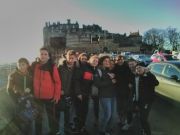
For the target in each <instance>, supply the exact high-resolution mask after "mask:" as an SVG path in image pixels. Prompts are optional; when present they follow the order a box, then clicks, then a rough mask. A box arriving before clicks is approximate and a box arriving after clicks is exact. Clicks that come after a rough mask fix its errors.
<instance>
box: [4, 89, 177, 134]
mask: <svg viewBox="0 0 180 135" xmlns="http://www.w3.org/2000/svg"><path fill="white" fill-rule="evenodd" d="M91 108H92V103H91V102H90V110H89V115H88V118H87V130H88V132H89V134H90V135H96V134H97V131H98V128H97V126H94V124H93V122H94V116H93V110H92V109H91ZM13 110H14V104H13V102H12V100H11V99H10V97H9V95H8V94H7V93H6V91H5V90H0V135H20V132H19V130H18V129H17V127H16V125H14V123H13V121H12V120H13ZM149 122H150V125H151V129H152V135H180V107H179V105H177V104H174V103H173V102H169V101H167V100H164V99H162V98H159V97H158V98H157V99H156V100H155V102H154V104H153V106H152V110H151V112H150V116H149ZM137 123H138V121H134V124H133V126H132V127H131V129H130V130H129V131H127V132H122V131H121V130H120V127H119V126H118V124H117V118H116V122H115V128H114V132H113V135H139V130H138V129H139V126H138V124H137Z"/></svg>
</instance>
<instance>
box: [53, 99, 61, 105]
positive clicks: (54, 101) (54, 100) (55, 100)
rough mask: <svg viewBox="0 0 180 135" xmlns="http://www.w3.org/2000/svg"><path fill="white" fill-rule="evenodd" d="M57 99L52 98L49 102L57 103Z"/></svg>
mask: <svg viewBox="0 0 180 135" xmlns="http://www.w3.org/2000/svg"><path fill="white" fill-rule="evenodd" d="M58 101H59V99H53V100H51V102H53V103H55V104H57V103H58Z"/></svg>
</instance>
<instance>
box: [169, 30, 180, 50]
mask: <svg viewBox="0 0 180 135" xmlns="http://www.w3.org/2000/svg"><path fill="white" fill-rule="evenodd" d="M167 38H168V40H169V43H170V45H171V46H172V49H173V50H174V51H175V50H177V49H178V45H179V43H180V33H178V32H177V28H171V27H169V28H167Z"/></svg>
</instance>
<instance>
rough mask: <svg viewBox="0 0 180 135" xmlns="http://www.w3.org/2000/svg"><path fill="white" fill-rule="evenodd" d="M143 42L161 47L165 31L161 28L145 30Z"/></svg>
mask: <svg viewBox="0 0 180 135" xmlns="http://www.w3.org/2000/svg"><path fill="white" fill-rule="evenodd" d="M143 42H144V43H146V44H148V45H153V46H156V47H158V48H159V47H162V46H163V45H164V42H165V32H164V30H161V29H156V28H152V29H150V30H148V31H146V32H145V34H144V36H143Z"/></svg>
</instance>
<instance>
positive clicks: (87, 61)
mask: <svg viewBox="0 0 180 135" xmlns="http://www.w3.org/2000/svg"><path fill="white" fill-rule="evenodd" d="M158 83H159V82H158V80H157V79H156V77H155V76H154V75H153V74H152V73H151V72H150V71H149V69H148V68H146V67H144V66H143V65H141V64H139V63H138V62H137V61H135V60H133V59H130V60H128V62H125V60H124V57H123V56H121V55H119V56H117V57H116V58H115V60H112V59H111V58H110V57H109V56H102V57H100V58H99V57H98V55H96V54H93V55H90V56H89V55H87V54H86V53H81V54H79V55H78V56H77V53H76V52H75V51H74V50H68V51H67V52H66V53H65V54H64V55H63V57H62V58H60V60H59V63H58V64H54V63H53V60H52V59H51V54H50V52H49V50H48V49H47V48H45V47H43V48H41V49H40V51H39V57H38V59H36V61H35V62H33V63H32V64H31V65H30V64H29V61H28V60H27V59H26V58H20V59H19V60H18V62H17V69H16V71H14V72H13V73H11V74H10V75H9V78H8V85H7V90H8V93H9V95H10V96H11V97H12V99H13V101H14V103H15V105H16V109H15V110H16V111H15V115H16V119H15V123H16V125H17V126H18V128H19V129H20V131H21V133H22V135H24V134H27V132H28V131H30V129H31V128H30V127H31V126H32V122H33V121H34V123H35V134H36V135H42V134H43V129H42V124H43V123H42V122H43V114H44V110H45V111H46V113H47V117H48V125H49V135H58V134H65V135H69V134H71V133H77V134H82V135H85V134H88V131H87V128H86V120H87V115H88V111H89V110H88V109H89V107H88V106H89V101H90V99H91V100H92V101H93V110H94V125H95V126H98V134H99V135H108V134H112V133H113V127H114V122H113V120H114V115H115V114H116V112H115V111H116V110H117V113H118V116H119V126H120V127H121V129H122V130H128V129H129V127H130V126H131V123H132V121H133V112H134V111H136V112H138V113H139V114H140V121H141V125H142V131H143V132H144V134H145V135H151V130H150V126H149V123H148V114H149V112H150V109H151V105H152V103H153V100H154V97H155V93H154V89H155V86H157V85H158ZM22 103H23V104H22ZM24 107H25V108H26V110H27V108H31V109H29V110H30V112H29V111H26V112H25V111H24ZM115 108H117V109H115ZM73 110H74V111H73ZM61 112H63V113H64V119H61V118H62V117H61V114H62V113H61ZM17 116H18V117H17ZM22 116H29V117H28V119H27V118H26V120H24V119H23V117H22ZM30 116H31V117H30ZM72 116H73V117H72ZM62 120H63V123H64V125H63V129H62V128H60V127H62V125H60V124H61V122H62ZM29 133H31V132H29Z"/></svg>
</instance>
